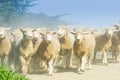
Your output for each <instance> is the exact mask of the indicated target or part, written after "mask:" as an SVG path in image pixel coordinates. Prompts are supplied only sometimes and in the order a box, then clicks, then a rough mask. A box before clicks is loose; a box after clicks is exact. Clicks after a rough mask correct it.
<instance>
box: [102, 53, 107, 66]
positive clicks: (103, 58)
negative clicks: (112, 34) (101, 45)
mask: <svg viewBox="0 0 120 80" xmlns="http://www.w3.org/2000/svg"><path fill="white" fill-rule="evenodd" d="M102 63H103V64H105V65H107V64H108V62H107V54H106V52H105V51H104V52H103V53H102Z"/></svg>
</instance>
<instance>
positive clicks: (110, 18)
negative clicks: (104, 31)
mask: <svg viewBox="0 0 120 80" xmlns="http://www.w3.org/2000/svg"><path fill="white" fill-rule="evenodd" d="M37 3H38V5H36V6H34V7H32V8H30V12H34V13H40V12H44V13H46V14H47V15H49V16H54V15H59V14H69V15H66V16H64V17H63V18H62V19H63V20H66V21H69V22H72V23H74V25H80V26H94V27H103V26H112V25H114V24H116V23H118V22H120V0H38V2H37Z"/></svg>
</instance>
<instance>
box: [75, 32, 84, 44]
mask: <svg viewBox="0 0 120 80" xmlns="http://www.w3.org/2000/svg"><path fill="white" fill-rule="evenodd" d="M75 40H76V41H77V42H78V43H81V42H82V40H83V37H82V35H81V34H80V33H77V34H75Z"/></svg>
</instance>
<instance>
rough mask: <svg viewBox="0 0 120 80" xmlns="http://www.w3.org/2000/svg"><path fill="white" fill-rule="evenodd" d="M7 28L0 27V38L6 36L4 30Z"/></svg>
mask: <svg viewBox="0 0 120 80" xmlns="http://www.w3.org/2000/svg"><path fill="white" fill-rule="evenodd" d="M8 30H9V28H0V39H3V38H5V37H6V32H7V31H8Z"/></svg>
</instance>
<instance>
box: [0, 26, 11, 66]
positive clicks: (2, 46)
mask: <svg viewBox="0 0 120 80" xmlns="http://www.w3.org/2000/svg"><path fill="white" fill-rule="evenodd" d="M9 29H10V28H4V27H3V28H2V27H1V28H0V58H1V63H2V64H5V65H7V66H8V59H9V55H10V53H11V50H12V44H11V41H10V38H9V37H8V33H7V31H8V30H9Z"/></svg>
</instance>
